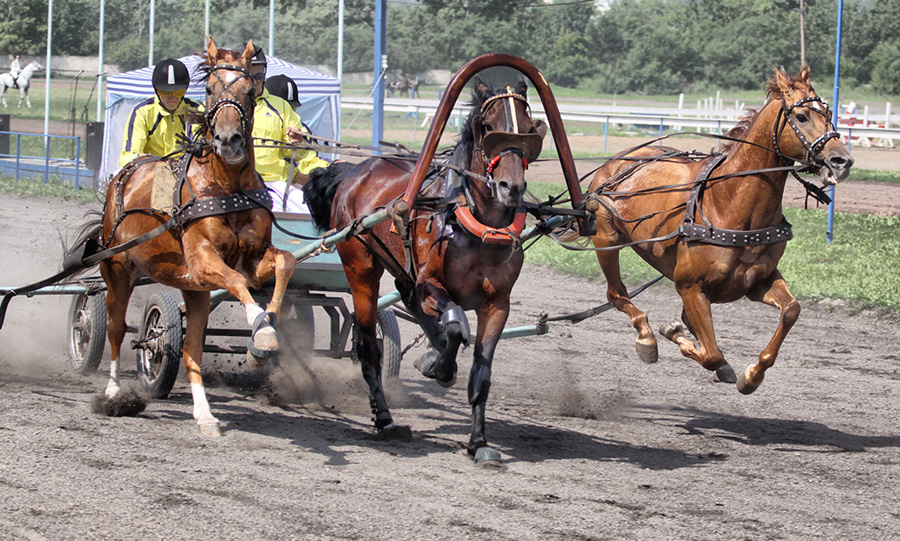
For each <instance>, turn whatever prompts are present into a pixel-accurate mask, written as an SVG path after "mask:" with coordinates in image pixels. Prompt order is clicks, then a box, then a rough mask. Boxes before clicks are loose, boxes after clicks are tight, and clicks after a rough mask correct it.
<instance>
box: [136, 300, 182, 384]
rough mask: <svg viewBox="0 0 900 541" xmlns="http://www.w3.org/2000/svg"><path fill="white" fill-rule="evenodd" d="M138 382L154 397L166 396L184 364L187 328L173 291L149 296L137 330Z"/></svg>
mask: <svg viewBox="0 0 900 541" xmlns="http://www.w3.org/2000/svg"><path fill="white" fill-rule="evenodd" d="M138 340H139V341H141V342H143V345H142V347H139V348H137V349H136V350H135V351H136V352H137V370H138V384H139V385H140V387H141V389H142V390H143V391H144V392H146V393H147V394H149V395H150V396H151V397H152V398H165V397H166V396H168V395H169V391H171V390H172V386H173V385H175V378H177V377H178V367H179V366H180V365H181V344H182V341H183V340H184V329H183V327H182V324H181V310H179V309H178V302H177V301H176V300H175V297H173V296H172V295H171V294H170V293H167V292H165V291H159V292H156V293H154V294H153V295H151V296H150V298H149V299H147V306H146V307H145V308H144V318H143V319H142V320H141V328H140V330H139V331H138Z"/></svg>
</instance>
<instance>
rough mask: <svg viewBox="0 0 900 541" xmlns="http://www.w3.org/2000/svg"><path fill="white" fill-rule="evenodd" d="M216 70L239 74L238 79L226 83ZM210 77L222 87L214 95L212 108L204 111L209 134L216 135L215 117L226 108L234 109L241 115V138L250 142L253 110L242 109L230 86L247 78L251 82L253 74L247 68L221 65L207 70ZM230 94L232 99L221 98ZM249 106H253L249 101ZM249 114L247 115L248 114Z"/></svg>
mask: <svg viewBox="0 0 900 541" xmlns="http://www.w3.org/2000/svg"><path fill="white" fill-rule="evenodd" d="M218 70H228V71H236V72H238V73H240V74H241V75H239V76H238V77H236V78H235V79H234V80H233V81H231V82H227V81H225V79H223V78H222V76H221V75H219V74H218V73H216V72H217V71H218ZM209 74H210V75H214V76H215V77H216V79H218V80H219V82H220V83H222V84H223V85H224V87H223V88H222V90H220V91H219V93H218V94H217V95H216V98H215V102H214V103H213V104H212V106H211V107H210V108H209V109H208V110H207V111H206V125H207V126H209V131H210V133H211V134H213V135H215V134H216V124H215V121H216V115H218V114H219V112H220V111H221V110H222V109H224V108H226V107H234V108H235V109H237V111H238V113H239V114H240V115H241V136H242V137H243V138H244V140H245V141H249V140H250V135H251V133H252V132H253V114H252V113H253V110H252V108H251V110H250V111H247V109H245V108H244V106H243V105H242V104H241V102H240V99H239V98H238V95H237V93H235V91H234V90H232V89H231V86H232V85H233V84H235V83H236V82H238V81H240V80H241V79H244V78H248V79H250V80H251V81H252V80H253V74H252V73H250V70H248V69H247V68H242V67H240V66H233V65H231V64H221V65H216V66H212V67H211V68H210V70H209ZM226 92H227V93H228V94H231V96H233V98H234V99H232V98H229V97H227V96H226V97H223V94H225V93H226ZM250 103H251V105H253V104H254V102H253V100H251V102H250ZM248 113H249V114H248Z"/></svg>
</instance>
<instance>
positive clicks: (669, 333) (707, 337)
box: [659, 283, 734, 383]
mask: <svg viewBox="0 0 900 541" xmlns="http://www.w3.org/2000/svg"><path fill="white" fill-rule="evenodd" d="M675 287H676V290H677V291H678V294H679V295H681V302H682V303H683V304H684V310H683V311H682V318H683V319H684V320H685V321H687V322H688V325H689V328H690V329H691V332H692V333H693V334H694V336H696V337H697V341H698V342H699V343H700V344H699V346H698V345H695V344H694V342H693V341H691V340H688V338H687V337H686V336H685V335H684V327H683V326H682V325H681V324H680V323H678V322H677V321H676V322H673V323H670V324H668V325H663V326H662V327H660V329H659V333H660V334H661V335H663V336H665V337H666V338H668V339H669V340H671V341H672V342H675V343H676V344H678V347H679V348H681V354H682V355H684V356H685V357H688V358H691V359H694V360H695V361H697V362H698V363H700V365H701V366H702V367H703V368H705V369H707V370H715V371H716V375H717V376H718V377H719V378H720V379H722V378H727V377H728V373H729V368H730V367H729V368H724V367H725V366H728V363H726V362H725V356H724V355H723V354H722V352H721V350H719V346H718V344H717V343H716V334H715V331H714V330H713V323H712V312H711V310H710V305H709V299H707V297H706V295H705V294H704V293H703V292H702V291H700V288H699V286H696V285H692V286H689V287H679V286H678V284H677V283H676V286H675ZM720 369H721V370H720ZM733 372H734V371H733V370H731V373H732V374H733ZM723 381H726V380H724V379H723ZM732 383H733V380H732Z"/></svg>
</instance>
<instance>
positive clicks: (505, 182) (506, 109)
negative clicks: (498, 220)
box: [463, 78, 547, 208]
mask: <svg viewBox="0 0 900 541" xmlns="http://www.w3.org/2000/svg"><path fill="white" fill-rule="evenodd" d="M527 90H528V85H527V84H526V83H525V79H524V78H520V79H519V81H518V82H517V83H516V88H515V89H513V88H512V87H510V86H509V85H507V86H506V88H505V89H504V90H501V91H499V92H498V91H495V90H493V89H492V88H491V87H490V86H488V85H487V84H486V83H485V82H484V81H482V80H481V79H479V78H476V79H475V94H474V101H473V105H474V106H475V109H474V110H473V113H472V115H471V116H470V122H469V125H468V126H467V128H468V130H464V132H463V141H466V139H467V137H470V138H471V144H472V152H473V154H474V155H475V156H476V157H477V158H478V160H479V161H480V162H481V164H482V166H483V171H484V176H486V177H487V179H488V181H487V186H488V187H490V189H491V192H492V194H493V196H494V198H495V199H496V200H497V201H498V202H499V203H500V204H502V205H503V206H505V207H508V208H516V207H518V206H520V205H521V203H522V197H523V195H524V194H525V189H526V187H527V186H526V182H525V169H526V168H527V167H528V164H529V163H531V162H533V161H534V160H536V159H537V157H538V156H539V155H540V153H541V147H542V145H543V140H544V135H545V134H546V133H547V125H546V124H544V122H542V121H540V120H532V119H531V114H530V108H529V106H528V100H527V98H526V91H527Z"/></svg>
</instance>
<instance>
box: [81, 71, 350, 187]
mask: <svg viewBox="0 0 900 541" xmlns="http://www.w3.org/2000/svg"><path fill="white" fill-rule="evenodd" d="M179 60H181V61H182V62H184V65H185V66H187V69H188V72H189V73H190V74H191V76H192V79H193V78H194V74H195V72H196V68H197V66H198V65H199V64H200V62H202V59H201V57H199V56H197V55H191V56H186V57H184V58H180V59H179ZM266 60H267V61H268V68H267V70H266V77H272V76H274V75H287V76H288V77H290V78H291V79H293V80H294V82H295V83H297V89H298V91H299V99H300V103H301V104H302V105H301V106H300V107H299V108H298V109H297V112H298V113H299V114H300V117H301V118H302V119H303V123H304V124H306V125H307V127H309V129H310V131H311V132H312V133H313V134H314V135H318V136H321V137H325V138H328V139H337V134H338V132H339V130H340V122H341V115H340V112H341V83H340V81H338V80H337V79H335V78H334V77H329V76H327V75H323V74H321V73H317V72H315V71H312V70H309V69H307V68H303V67H300V66H297V65H294V64H291V63H289V62H285V61H284V60H280V59H278V58H273V57H271V56H266ZM152 76H153V66H149V67H146V68H141V69H138V70H134V71H129V72H126V73H122V74H119V75H114V76H112V77H110V78H109V79H108V80H107V83H106V124H105V126H104V132H103V162H102V164H101V166H100V176H99V178H100V179H107V178H109V175H111V174H113V173H114V172H115V171H116V170H117V169H118V168H119V155H120V154H121V153H122V138H123V136H124V132H125V124H126V122H127V121H128V115H129V114H130V113H131V110H132V109H133V108H134V106H135V105H137V104H138V103H139V102H140V101H142V100H145V99H147V98H149V97H152V96H153V95H154V92H153V83H152V81H151V77H152ZM187 97H189V98H191V99H194V100H196V101H200V102H202V101H204V100H205V99H206V87H205V85H204V84H203V82H202V81H192V82H191V86H190V87H189V88H188V91H187Z"/></svg>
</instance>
